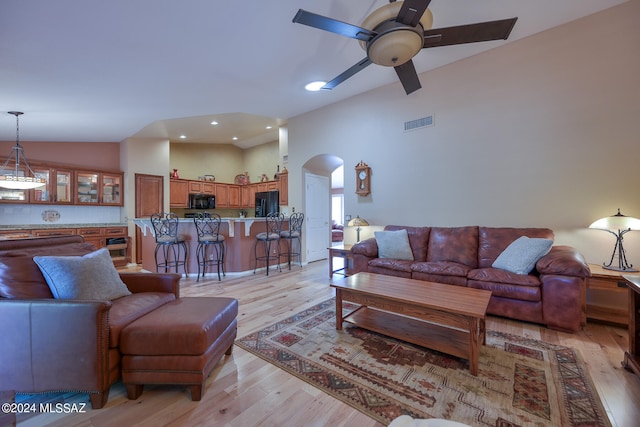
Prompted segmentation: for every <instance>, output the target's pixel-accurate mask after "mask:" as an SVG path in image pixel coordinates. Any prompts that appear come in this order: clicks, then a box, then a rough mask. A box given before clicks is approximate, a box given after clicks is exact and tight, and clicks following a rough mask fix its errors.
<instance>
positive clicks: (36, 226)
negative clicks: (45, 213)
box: [0, 222, 128, 230]
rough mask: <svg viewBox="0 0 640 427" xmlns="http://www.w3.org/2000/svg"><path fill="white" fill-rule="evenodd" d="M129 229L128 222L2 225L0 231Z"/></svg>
mask: <svg viewBox="0 0 640 427" xmlns="http://www.w3.org/2000/svg"><path fill="white" fill-rule="evenodd" d="M90 227H128V224H127V223H126V222H97V223H85V224H57V223H56V224H23V225H15V224H14V225H0V230H37V229H55V228H90Z"/></svg>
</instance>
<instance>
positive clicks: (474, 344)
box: [469, 318, 483, 375]
mask: <svg viewBox="0 0 640 427" xmlns="http://www.w3.org/2000/svg"><path fill="white" fill-rule="evenodd" d="M481 323H482V322H481V321H479V319H477V318H473V319H471V328H470V329H471V330H470V331H469V335H470V337H469V338H470V339H469V341H470V343H469V347H470V348H469V372H470V373H471V375H478V356H479V355H480V342H481V341H482V340H483V337H482V332H481V329H482V325H481Z"/></svg>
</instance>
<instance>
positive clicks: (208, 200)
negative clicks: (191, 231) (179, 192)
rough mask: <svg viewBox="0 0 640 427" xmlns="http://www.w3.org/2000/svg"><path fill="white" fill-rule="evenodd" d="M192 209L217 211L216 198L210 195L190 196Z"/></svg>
mask: <svg viewBox="0 0 640 427" xmlns="http://www.w3.org/2000/svg"><path fill="white" fill-rule="evenodd" d="M189 208H190V209H215V208H216V196H211V195H208V194H189Z"/></svg>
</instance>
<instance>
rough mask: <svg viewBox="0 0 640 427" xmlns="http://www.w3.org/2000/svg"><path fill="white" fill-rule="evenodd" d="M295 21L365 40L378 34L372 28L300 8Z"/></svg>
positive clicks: (294, 18)
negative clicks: (368, 28)
mask: <svg viewBox="0 0 640 427" xmlns="http://www.w3.org/2000/svg"><path fill="white" fill-rule="evenodd" d="M293 22H295V23H297V24H303V25H308V26H309V27H314V28H318V29H320V30H325V31H329V32H331V33H335V34H339V35H341V36H345V37H351V38H352V39H357V40H362V41H365V42H366V41H369V40H371V39H372V38H373V37H374V36H375V35H376V34H378V33H375V32H373V31H371V30H367V29H366V28H362V27H358V26H357V25H352V24H347V23H346V22H342V21H338V20H337V19H333V18H327V17H326V16H322V15H318V14H315V13H313V12H307V11H306V10H303V9H300V10H298V13H296V16H294V17H293Z"/></svg>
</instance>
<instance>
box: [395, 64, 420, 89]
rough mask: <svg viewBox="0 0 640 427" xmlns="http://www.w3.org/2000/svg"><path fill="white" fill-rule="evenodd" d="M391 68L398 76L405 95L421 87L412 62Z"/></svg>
mask: <svg viewBox="0 0 640 427" xmlns="http://www.w3.org/2000/svg"><path fill="white" fill-rule="evenodd" d="M393 68H394V69H395V70H396V74H397V75H398V78H399V79H400V82H401V83H402V86H403V87H404V91H405V92H406V93H407V95H409V94H410V93H412V92H415V91H416V90H418V89H420V88H421V87H422V85H421V84H420V79H419V78H418V73H417V72H416V67H415V66H414V65H413V61H411V60H409V61H407V62H405V63H404V64H402V65H398V66H397V67H393Z"/></svg>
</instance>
